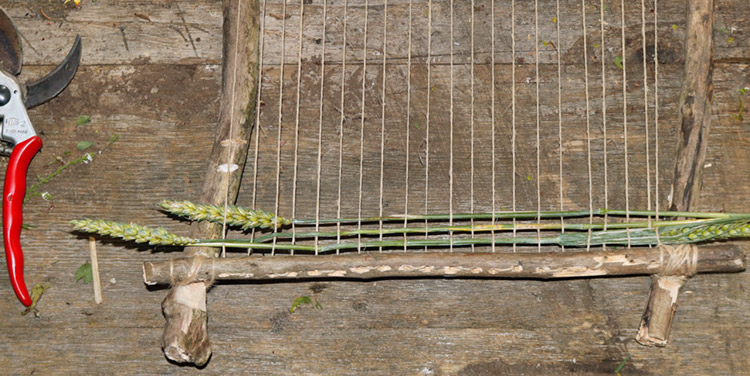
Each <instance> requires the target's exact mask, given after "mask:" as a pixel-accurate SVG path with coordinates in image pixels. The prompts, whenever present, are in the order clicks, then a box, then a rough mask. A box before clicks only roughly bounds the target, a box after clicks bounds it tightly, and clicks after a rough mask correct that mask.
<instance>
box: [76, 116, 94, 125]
mask: <svg viewBox="0 0 750 376" xmlns="http://www.w3.org/2000/svg"><path fill="white" fill-rule="evenodd" d="M90 122H91V116H89V115H81V116H79V117H78V120H76V125H84V124H88V123H90Z"/></svg>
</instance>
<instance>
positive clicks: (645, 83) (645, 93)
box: [641, 0, 651, 228]
mask: <svg viewBox="0 0 750 376" xmlns="http://www.w3.org/2000/svg"><path fill="white" fill-rule="evenodd" d="M641 48H642V55H643V122H644V127H645V129H646V208H647V210H649V211H650V210H651V160H650V159H651V158H650V155H649V154H650V150H649V144H650V143H651V140H650V139H649V134H648V133H649V132H648V120H649V119H648V65H647V62H646V0H641ZM648 227H649V228H650V227H651V216H650V215H649V216H648Z"/></svg>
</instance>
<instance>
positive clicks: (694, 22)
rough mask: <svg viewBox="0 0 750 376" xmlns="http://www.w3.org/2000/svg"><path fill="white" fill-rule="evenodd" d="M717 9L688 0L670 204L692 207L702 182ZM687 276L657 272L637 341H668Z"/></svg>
mask: <svg viewBox="0 0 750 376" xmlns="http://www.w3.org/2000/svg"><path fill="white" fill-rule="evenodd" d="M713 10H714V1H713V0H689V1H688V4H687V18H688V25H687V43H686V45H687V48H686V50H685V73H684V78H683V81H682V92H681V94H680V124H681V127H680V135H679V144H678V149H677V158H676V159H675V168H674V179H673V180H672V194H671V200H670V205H669V206H670V209H669V210H674V211H688V210H690V209H693V208H694V207H695V204H696V202H697V201H698V196H699V195H700V190H701V185H702V183H703V181H702V180H703V165H704V163H705V160H706V147H707V140H708V131H709V128H710V123H711V104H712V102H713V81H712V80H713V57H714V44H713V34H712V33H713V19H714V17H713ZM654 32H656V31H654ZM689 276H690V275H687V276H664V275H659V274H656V275H654V276H653V278H652V281H651V289H650V291H649V299H648V304H647V305H646V310H645V312H644V313H643V317H642V319H641V324H640V328H639V329H638V334H637V335H636V341H638V343H640V344H642V345H646V346H666V344H667V342H668V341H669V332H670V330H671V328H672V319H673V318H674V313H675V310H676V308H677V299H678V297H679V292H680V288H681V287H682V286H683V285H684V284H685V282H686V281H687V278H688V277H689Z"/></svg>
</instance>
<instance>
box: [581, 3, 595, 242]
mask: <svg viewBox="0 0 750 376" xmlns="http://www.w3.org/2000/svg"><path fill="white" fill-rule="evenodd" d="M581 18H582V20H583V22H582V24H583V82H584V93H585V95H586V166H587V171H588V178H589V224H592V223H593V222H594V192H593V190H594V185H593V182H592V180H593V179H592V173H591V115H590V106H589V63H588V56H589V53H588V45H587V44H588V42H587V40H586V33H587V31H586V1H585V0H581ZM586 250H587V251H589V250H591V229H590V228H589V230H588V236H587V238H586Z"/></svg>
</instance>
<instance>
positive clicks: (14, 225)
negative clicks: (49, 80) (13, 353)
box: [3, 136, 42, 307]
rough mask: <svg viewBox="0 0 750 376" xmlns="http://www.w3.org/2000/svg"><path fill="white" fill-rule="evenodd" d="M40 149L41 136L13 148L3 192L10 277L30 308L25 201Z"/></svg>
mask: <svg viewBox="0 0 750 376" xmlns="http://www.w3.org/2000/svg"><path fill="white" fill-rule="evenodd" d="M41 148H42V139H41V138H39V136H34V137H31V138H30V139H28V140H26V141H23V142H21V143H20V144H18V145H16V146H14V147H13V152H12V153H11V154H10V161H9V162H8V170H7V171H6V172H5V188H4V189H3V241H4V242H5V258H6V260H7V261H8V275H9V276H10V284H11V285H12V286H13V291H15V292H16V296H17V297H18V300H20V301H21V303H23V305H25V306H27V307H28V306H30V305H31V297H30V296H29V291H28V289H27V288H26V281H24V279H23V250H22V249H21V227H22V226H23V199H24V197H25V196H26V172H27V171H28V169H29V163H31V160H32V159H33V158H34V156H35V155H36V153H37V152H38V151H39V149H41Z"/></svg>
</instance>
